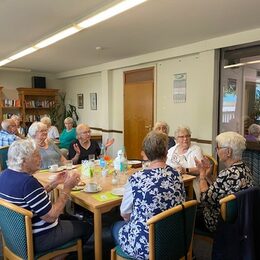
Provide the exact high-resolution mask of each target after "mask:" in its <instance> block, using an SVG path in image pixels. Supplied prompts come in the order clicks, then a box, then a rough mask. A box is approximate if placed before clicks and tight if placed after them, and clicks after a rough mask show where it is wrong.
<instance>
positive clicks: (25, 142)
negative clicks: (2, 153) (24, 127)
mask: <svg viewBox="0 0 260 260" xmlns="http://www.w3.org/2000/svg"><path fill="white" fill-rule="evenodd" d="M37 149H38V148H37V145H36V143H35V141H34V140H33V139H31V138H28V139H20V140H17V141H14V142H13V143H12V144H11V145H10V147H9V149H8V168H9V169H12V170H15V171H21V170H22V166H23V163H24V161H25V160H26V158H30V157H32V155H33V153H34V152H35V151H36V150H37ZM14 188H15V187H14Z"/></svg>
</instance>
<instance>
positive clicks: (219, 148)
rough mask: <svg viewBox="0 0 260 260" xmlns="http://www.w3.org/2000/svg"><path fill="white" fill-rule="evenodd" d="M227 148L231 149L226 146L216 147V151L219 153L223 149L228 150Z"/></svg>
mask: <svg viewBox="0 0 260 260" xmlns="http://www.w3.org/2000/svg"><path fill="white" fill-rule="evenodd" d="M226 148H229V147H226V146H222V147H218V146H217V147H215V150H216V151H218V150H221V149H226Z"/></svg>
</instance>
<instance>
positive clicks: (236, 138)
mask: <svg viewBox="0 0 260 260" xmlns="http://www.w3.org/2000/svg"><path fill="white" fill-rule="evenodd" d="M216 142H217V144H218V146H219V147H226V148H231V149H232V159H233V160H241V159H242V154H243V151H244V150H245V149H246V139H245V138H244V137H243V136H242V135H240V134H238V133H236V132H232V131H229V132H224V133H221V134H219V135H218V136H217V137H216Z"/></svg>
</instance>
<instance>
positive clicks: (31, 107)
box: [17, 88, 59, 127]
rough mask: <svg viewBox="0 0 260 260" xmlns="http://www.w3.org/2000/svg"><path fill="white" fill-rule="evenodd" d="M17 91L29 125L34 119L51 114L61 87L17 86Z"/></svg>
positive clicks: (25, 120)
mask: <svg viewBox="0 0 260 260" xmlns="http://www.w3.org/2000/svg"><path fill="white" fill-rule="evenodd" d="M17 91H18V96H19V100H20V104H21V116H22V122H23V125H24V126H25V127H29V126H30V125H31V123H32V122H34V121H39V120H40V119H41V118H42V117H43V116H44V115H49V114H50V110H51V109H54V108H55V105H56V104H57V101H58V100H57V99H58V92H59V89H45V88H44V89H43V88H42V89H41V88H17Z"/></svg>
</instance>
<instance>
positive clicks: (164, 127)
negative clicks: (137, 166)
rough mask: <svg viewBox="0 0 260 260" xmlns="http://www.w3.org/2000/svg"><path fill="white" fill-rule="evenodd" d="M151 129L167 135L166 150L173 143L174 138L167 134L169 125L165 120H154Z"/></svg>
mask: <svg viewBox="0 0 260 260" xmlns="http://www.w3.org/2000/svg"><path fill="white" fill-rule="evenodd" d="M153 130H154V131H160V132H162V133H165V134H167V135H168V150H169V149H170V148H172V147H173V146H174V145H175V140H174V138H173V137H172V136H169V132H170V127H169V125H168V124H167V123H166V122H163V121H158V122H156V123H155V125H154V128H153Z"/></svg>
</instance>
